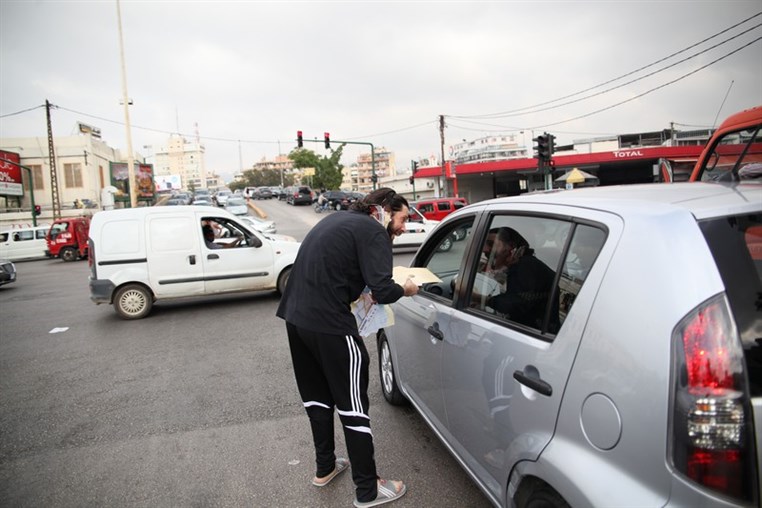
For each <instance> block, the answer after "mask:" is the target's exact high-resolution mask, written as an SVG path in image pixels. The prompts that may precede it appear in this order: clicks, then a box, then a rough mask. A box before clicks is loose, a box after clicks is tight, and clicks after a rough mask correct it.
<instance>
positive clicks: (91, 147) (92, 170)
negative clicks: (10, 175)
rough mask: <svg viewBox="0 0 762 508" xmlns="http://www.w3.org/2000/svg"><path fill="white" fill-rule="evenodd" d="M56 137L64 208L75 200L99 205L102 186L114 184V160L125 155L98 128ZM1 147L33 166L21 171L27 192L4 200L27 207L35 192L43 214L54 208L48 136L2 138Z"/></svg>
mask: <svg viewBox="0 0 762 508" xmlns="http://www.w3.org/2000/svg"><path fill="white" fill-rule="evenodd" d="M53 141H54V147H53V151H54V154H55V167H56V181H57V182H58V199H59V203H60V205H61V208H62V209H65V208H73V207H74V201H75V200H78V201H80V202H87V203H90V202H91V203H94V204H97V205H99V204H100V201H101V190H102V189H103V188H105V187H107V186H110V185H111V174H110V164H111V163H112V162H125V161H126V158H125V157H124V155H123V154H122V153H121V152H120V151H119V150H118V149H116V148H112V147H110V146H108V144H106V143H105V142H104V141H102V140H101V139H100V136H98V135H97V134H96V132H95V131H90V132H82V133H81V134H79V135H75V136H65V137H55V138H53ZM0 149H2V150H4V151H7V152H12V153H16V154H18V155H19V164H21V165H22V166H25V167H27V168H29V169H30V170H31V171H26V170H24V171H22V172H21V175H22V180H23V188H24V195H23V196H19V197H0V203H3V201H4V202H5V203H4V204H5V208H6V209H11V208H20V209H27V208H29V207H30V206H31V197H30V193H31V192H33V193H34V202H35V204H36V205H39V206H40V207H41V208H42V210H43V214H44V213H45V211H46V210H51V209H52V208H53V185H52V174H51V164H50V153H49V147H48V138H47V137H34V138H2V139H0ZM30 176H31V185H30Z"/></svg>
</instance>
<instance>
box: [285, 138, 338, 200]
mask: <svg viewBox="0 0 762 508" xmlns="http://www.w3.org/2000/svg"><path fill="white" fill-rule="evenodd" d="M344 146H345V145H341V146H339V147H338V148H337V149H336V150H331V155H330V156H329V157H326V156H318V155H317V154H316V153H315V152H313V151H312V150H307V149H305V148H296V149H294V150H292V151H291V153H289V154H288V158H289V159H291V160H292V161H294V167H295V168H300V169H301V168H315V176H313V177H312V183H311V186H312V187H313V188H315V189H326V190H330V189H338V188H339V187H341V182H342V181H343V176H342V170H343V169H344V166H343V165H342V164H341V162H340V159H341V155H342V153H343V152H344Z"/></svg>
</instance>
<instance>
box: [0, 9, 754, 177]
mask: <svg viewBox="0 0 762 508" xmlns="http://www.w3.org/2000/svg"><path fill="white" fill-rule="evenodd" d="M120 10H121V18H122V30H123V41H124V62H125V67H126V82H127V89H128V94H129V97H130V98H131V99H132V101H133V105H132V106H131V107H130V121H131V124H132V137H133V148H134V150H135V151H137V152H140V153H141V154H144V155H150V149H144V148H143V147H144V146H161V145H163V144H164V143H165V141H166V139H167V137H168V136H169V134H170V133H173V132H179V133H182V134H184V135H186V136H187V137H188V138H189V139H190V138H194V137H195V135H196V132H198V134H199V135H200V137H201V139H202V143H203V144H204V145H205V146H206V153H207V168H208V169H211V170H215V171H217V172H218V173H220V174H222V175H225V176H230V175H232V173H233V172H235V171H237V170H238V169H239V168H240V167H241V163H242V165H243V167H251V165H252V164H253V163H254V162H257V161H259V160H261V159H262V158H263V157H267V158H273V157H274V156H275V155H277V154H278V153H283V154H287V153H288V152H289V151H290V150H291V149H292V148H294V146H295V137H296V131H297V130H302V131H303V132H304V136H305V138H306V139H314V138H317V139H320V140H322V137H323V132H326V131H327V132H330V133H331V138H332V139H337V140H339V139H340V140H350V141H363V142H370V143H373V144H374V145H375V146H376V147H381V146H384V147H386V148H388V149H390V150H392V151H394V152H395V153H396V156H397V165H398V167H409V160H410V159H412V158H419V157H426V156H428V155H430V154H435V155H438V154H439V153H440V136H439V127H438V117H439V115H445V122H446V125H447V128H446V129H445V146H446V147H449V146H450V145H451V144H453V143H457V142H460V141H462V140H463V139H474V138H478V137H481V136H485V135H489V134H495V133H510V132H515V133H519V134H520V136H521V137H522V138H523V139H525V140H526V143H527V144H529V145H531V137H532V133H534V134H535V135H536V134H537V133H538V132H541V131H548V132H551V133H553V134H555V135H556V137H557V143H560V144H566V143H571V142H572V141H573V140H575V139H577V140H578V139H586V138H591V137H596V136H604V135H608V134H617V133H628V132H638V131H644V130H659V129H666V128H669V126H670V122H675V125H676V127H677V128H680V129H690V128H694V127H711V126H712V125H713V124H714V123H715V121H717V119H718V117H719V121H721V120H722V118H723V117H725V116H727V115H728V114H731V113H733V112H736V111H739V110H742V109H745V108H748V107H751V106H755V105H760V104H762V40H760V38H762V26H760V24H762V14H760V13H761V12H762V1H760V0H714V1H702V0H684V1H678V0H658V1H645V0H640V1H618V0H608V1H541V0H535V1H491V2H480V1H468V2H452V1H449V2H445V1H409V0H404V1H382V2H372V1H361V0H357V1H331V2H327V1H309V2H308V1H301V2H299V1H274V2H263V1H244V0H241V1H236V2H232V1H227V2H226V1H137V0H122V1H121V3H120ZM739 23H740V24H739ZM734 25H738V26H736V27H735V28H731V27H733V26H734ZM118 27H119V25H118V18H117V3H116V1H115V0H91V1H67V0H55V1H52V0H49V1H45V0H20V1H18V0H0V138H8V137H27V136H46V125H45V110H44V108H41V107H39V106H41V105H43V104H44V103H45V100H46V99H47V100H49V101H50V102H51V103H52V104H54V105H56V106H57V107H58V108H57V109H56V110H54V111H53V131H54V135H57V136H68V135H72V134H74V133H75V132H76V131H75V127H76V123H77V122H84V123H87V124H89V125H93V126H96V127H99V128H100V129H101V130H102V133H103V139H104V140H105V141H106V142H107V143H108V144H109V145H111V146H113V147H116V148H120V149H126V146H127V141H126V139H127V136H126V129H125V125H124V111H123V108H122V106H121V105H120V100H121V97H122V73H121V63H120V45H119V30H118ZM726 30H727V31H726ZM723 31H725V32H724V33H720V32H723ZM743 32H746V33H743ZM718 34H719V35H718ZM707 39H708V40H707ZM702 41H703V42H702ZM712 46H716V47H714V48H713V47H712ZM681 60H684V61H682V62H681ZM657 62H658V63H657ZM649 74H650V75H649ZM26 110H30V111H26ZM521 131H524V132H523V133H521ZM305 146H306V147H307V148H311V149H314V150H315V151H316V152H318V153H323V152H324V150H323V146H322V142H321V143H314V144H313V143H305ZM361 149H362V147H357V146H355V147H348V148H347V149H346V150H345V154H346V156H345V157H344V159H343V160H342V162H343V163H344V164H345V165H347V164H349V163H351V162H352V161H353V160H354V158H356V156H357V154H358V153H359V152H360V151H361ZM366 151H367V149H366ZM148 161H149V162H151V160H150V159H149V160H148Z"/></svg>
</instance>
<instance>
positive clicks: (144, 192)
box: [109, 162, 156, 202]
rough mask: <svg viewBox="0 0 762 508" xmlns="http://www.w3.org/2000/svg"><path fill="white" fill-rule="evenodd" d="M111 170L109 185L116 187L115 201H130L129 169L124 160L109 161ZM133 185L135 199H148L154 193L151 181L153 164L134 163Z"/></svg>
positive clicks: (151, 197) (150, 198) (154, 189)
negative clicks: (135, 194)
mask: <svg viewBox="0 0 762 508" xmlns="http://www.w3.org/2000/svg"><path fill="white" fill-rule="evenodd" d="M109 166H110V171H111V185H113V186H114V187H116V194H114V200H115V201H125V202H130V184H129V169H128V168H127V163H126V162H111V163H109ZM135 182H136V183H135V187H136V190H137V194H138V195H137V199H138V200H142V201H150V200H152V199H153V198H154V196H155V194H156V188H155V187H154V183H153V165H152V164H139V163H137V162H136V163H135Z"/></svg>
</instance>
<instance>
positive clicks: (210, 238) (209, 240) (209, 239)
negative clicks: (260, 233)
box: [201, 224, 243, 249]
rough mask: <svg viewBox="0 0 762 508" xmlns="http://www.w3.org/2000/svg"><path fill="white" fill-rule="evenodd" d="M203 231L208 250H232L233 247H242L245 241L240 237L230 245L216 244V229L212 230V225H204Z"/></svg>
mask: <svg viewBox="0 0 762 508" xmlns="http://www.w3.org/2000/svg"><path fill="white" fill-rule="evenodd" d="M201 230H202V231H203V233H204V243H206V247H207V248H208V249H230V248H232V247H238V246H239V245H241V241H242V240H243V238H242V237H240V236H239V237H237V238H236V239H235V240H234V241H232V242H230V243H215V241H214V228H212V226H211V225H209V224H204V225H203V226H202V227H201Z"/></svg>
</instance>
